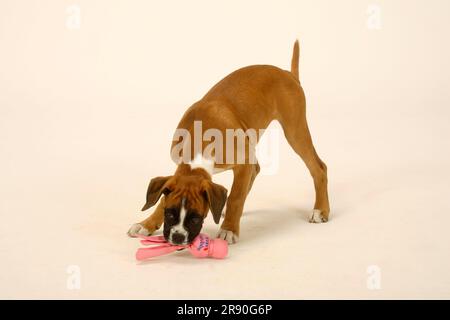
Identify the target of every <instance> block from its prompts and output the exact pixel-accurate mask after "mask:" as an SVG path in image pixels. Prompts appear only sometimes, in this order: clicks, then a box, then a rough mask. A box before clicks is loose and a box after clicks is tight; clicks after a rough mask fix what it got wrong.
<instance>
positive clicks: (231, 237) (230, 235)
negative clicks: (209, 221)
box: [217, 229, 239, 244]
mask: <svg viewBox="0 0 450 320" xmlns="http://www.w3.org/2000/svg"><path fill="white" fill-rule="evenodd" d="M217 238H219V239H222V240H225V241H226V242H228V244H233V243H236V242H238V240H239V237H238V236H237V235H236V234H235V233H234V232H233V231H228V230H224V229H220V230H219V233H218V234H217Z"/></svg>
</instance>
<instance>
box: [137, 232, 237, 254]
mask: <svg viewBox="0 0 450 320" xmlns="http://www.w3.org/2000/svg"><path fill="white" fill-rule="evenodd" d="M138 237H139V238H141V239H142V240H141V243H142V244H143V245H145V246H150V245H153V246H152V247H149V248H139V249H138V250H137V251H136V259H137V260H139V261H142V260H146V259H148V258H153V257H156V256H160V255H163V254H168V253H171V252H174V251H177V250H180V249H185V248H187V249H189V252H190V253H191V254H192V255H193V256H194V257H197V258H206V257H212V258H216V259H223V258H225V257H226V256H227V254H228V243H227V242H226V241H225V240H222V239H214V240H213V239H211V238H209V237H208V236H207V235H206V234H202V233H201V234H199V235H198V236H197V237H196V238H195V239H194V241H193V242H192V243H191V244H188V245H173V244H170V243H168V242H167V241H166V239H164V236H143V235H138Z"/></svg>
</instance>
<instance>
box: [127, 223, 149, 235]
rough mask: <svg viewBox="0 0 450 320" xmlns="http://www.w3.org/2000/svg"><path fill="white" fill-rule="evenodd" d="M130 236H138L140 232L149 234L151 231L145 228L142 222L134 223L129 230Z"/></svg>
mask: <svg viewBox="0 0 450 320" xmlns="http://www.w3.org/2000/svg"><path fill="white" fill-rule="evenodd" d="M127 234H128V236H129V237H133V238H134V237H137V235H138V234H141V235H144V236H149V235H150V234H151V233H150V232H149V231H148V230H147V229H146V228H144V227H143V226H142V225H141V224H140V223H135V224H133V225H132V226H131V227H130V229H129V230H128V232H127Z"/></svg>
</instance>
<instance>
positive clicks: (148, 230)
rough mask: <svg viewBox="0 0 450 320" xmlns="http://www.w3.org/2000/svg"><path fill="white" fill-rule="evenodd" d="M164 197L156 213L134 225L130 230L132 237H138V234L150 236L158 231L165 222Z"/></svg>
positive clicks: (129, 233)
mask: <svg viewBox="0 0 450 320" xmlns="http://www.w3.org/2000/svg"><path fill="white" fill-rule="evenodd" d="M164 202H165V200H164V197H161V200H160V201H159V204H158V206H157V207H156V209H155V211H154V212H153V213H152V214H151V215H150V216H149V217H148V218H147V219H145V220H144V221H141V222H139V223H135V224H133V225H132V226H131V227H130V229H129V230H128V235H129V236H130V237H137V235H138V234H142V235H144V236H149V235H151V234H152V233H153V232H155V231H156V230H158V229H159V228H160V227H161V225H162V224H163V222H164Z"/></svg>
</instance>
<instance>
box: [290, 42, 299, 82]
mask: <svg viewBox="0 0 450 320" xmlns="http://www.w3.org/2000/svg"><path fill="white" fill-rule="evenodd" d="M299 57H300V47H299V45H298V40H295V43H294V51H293V52H292V61H291V73H292V75H293V76H294V77H295V79H297V80H299V81H300V79H299V76H298V59H299Z"/></svg>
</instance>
